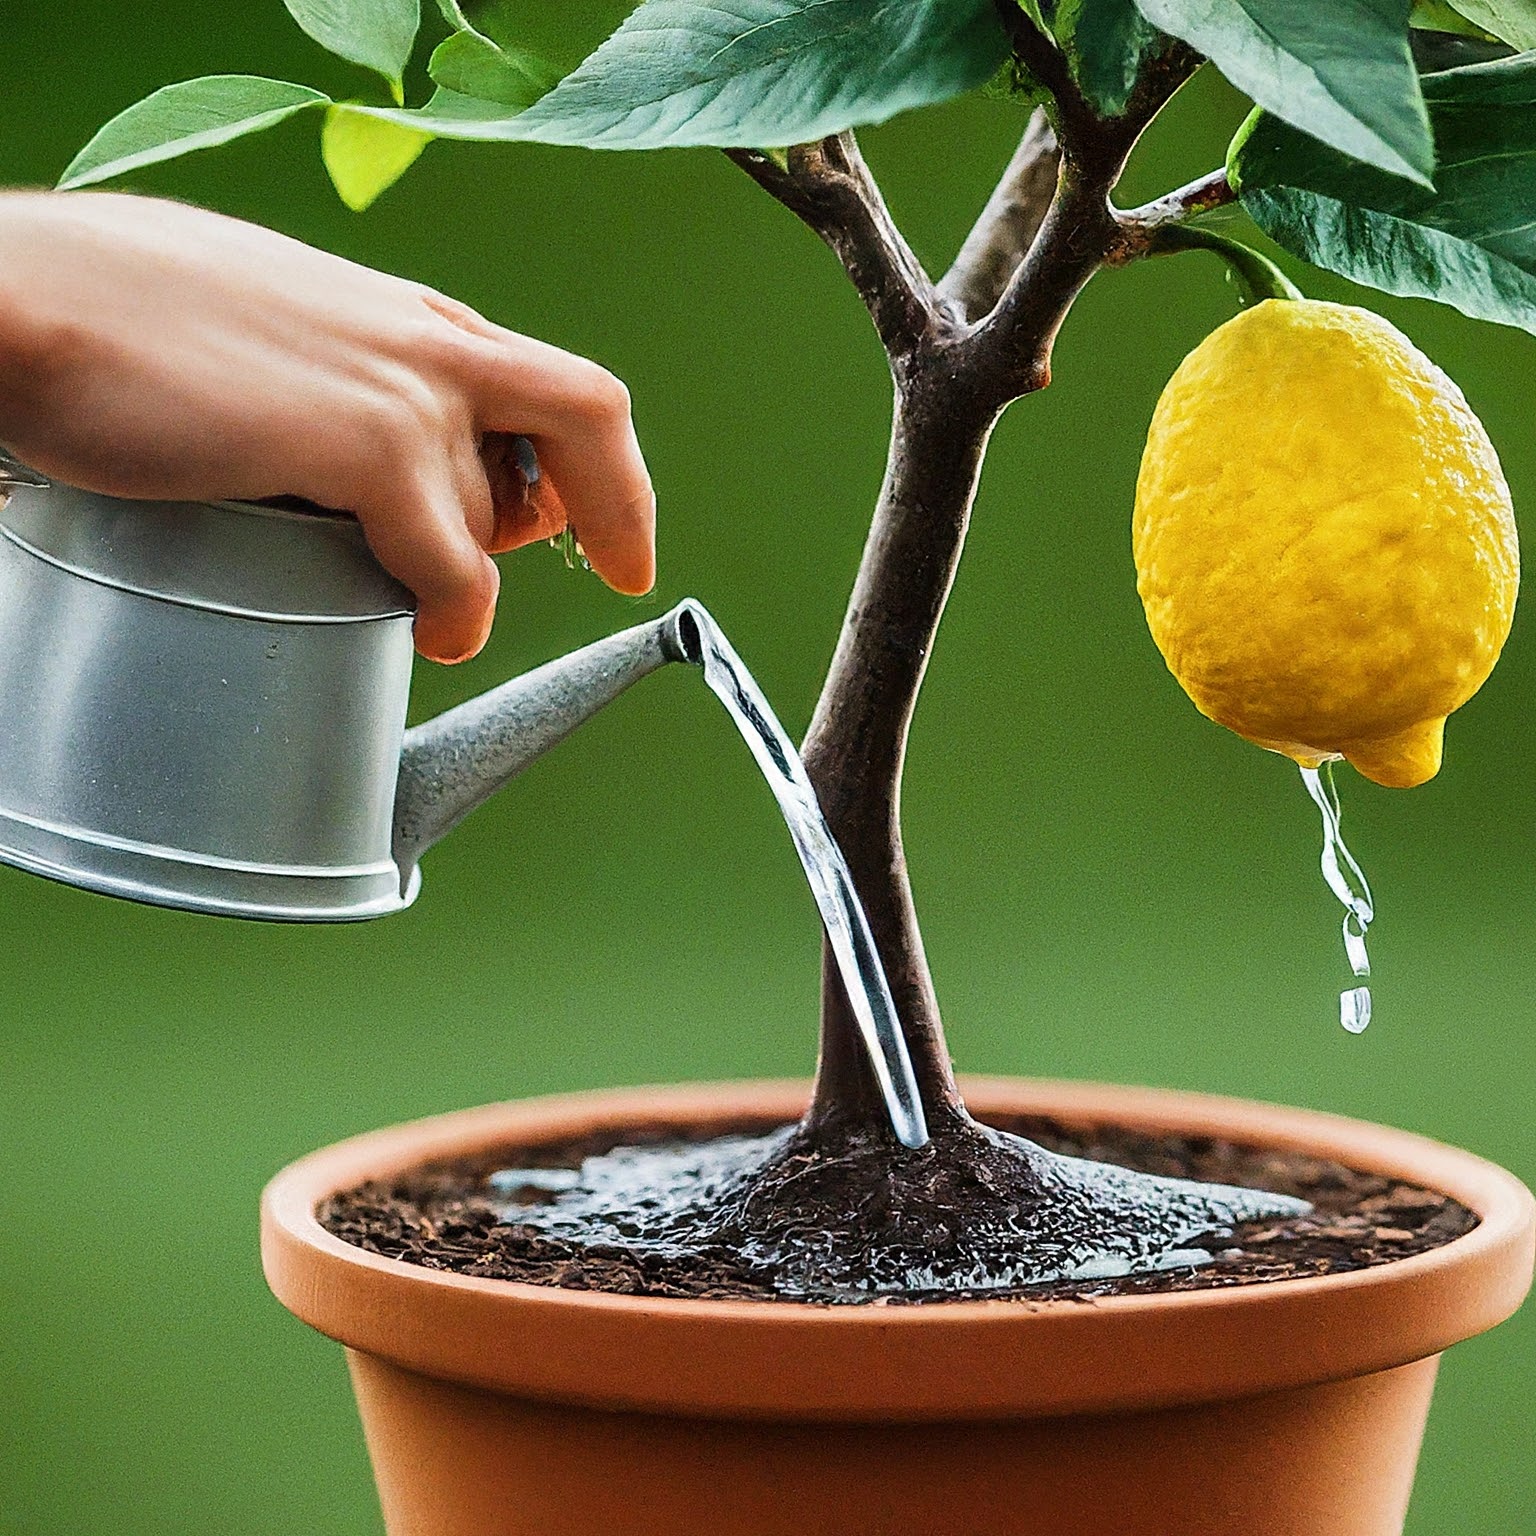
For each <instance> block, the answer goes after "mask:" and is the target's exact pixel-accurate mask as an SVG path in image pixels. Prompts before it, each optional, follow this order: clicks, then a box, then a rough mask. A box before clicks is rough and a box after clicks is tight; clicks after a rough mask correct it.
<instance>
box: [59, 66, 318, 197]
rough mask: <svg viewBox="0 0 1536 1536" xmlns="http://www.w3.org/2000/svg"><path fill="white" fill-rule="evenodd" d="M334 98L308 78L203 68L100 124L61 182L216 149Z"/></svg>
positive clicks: (81, 181)
mask: <svg viewBox="0 0 1536 1536" xmlns="http://www.w3.org/2000/svg"><path fill="white" fill-rule="evenodd" d="M329 102H330V97H329V96H326V95H324V94H323V93H322V92H320V91H312V90H310V88H309V87H308V86H306V85H291V84H289V82H288V81H286V80H264V79H262V78H261V77H260V76H258V75H204V76H203V77H202V78H201V79H198V80H183V81H182V82H181V83H180V84H179V85H167V86H162V87H161V88H160V89H159V90H158V91H156V92H155V93H154V94H153V95H152V96H146V97H145V98H144V100H143V101H139V102H135V103H134V104H133V106H131V107H128V108H126V109H125V110H124V111H122V112H119V113H118V114H117V116H116V117H114V118H113V119H112V120H111V122H109V123H106V124H105V125H104V126H103V127H101V128H99V129H98V130H97V132H96V136H95V137H94V138H93V139H92V140H91V141H90V143H89V144H87V145H86V146H85V148H84V149H82V150H81V151H80V153H79V154H78V155H76V156H75V158H74V159H73V160H71V161H70V163H69V166H68V168H67V169H66V170H65V172H64V174H63V175H62V176H61V177H60V178H59V186H60V187H62V188H65V189H69V188H73V187H88V186H90V185H92V183H94V182H98V181H106V180H108V179H109V178H111V177H113V176H121V175H123V174H124V173H125V172H127V171H136V170H138V169H139V168H140V167H141V166H146V165H154V164H155V163H156V162H158V161H161V160H173V159H175V158H176V156H177V155H186V154H190V153H191V152H192V151H193V150H195V149H211V148H212V147H213V146H214V145H215V144H227V143H228V142H229V141H230V140H231V139H238V138H241V137H243V136H244V135H245V134H248V133H259V132H260V131H261V130H262V129H263V128H270V127H271V126H272V125H273V124H274V123H280V122H282V121H283V119H284V118H287V117H292V116H293V114H294V113H295V112H303V111H305V110H306V109H307V108H310V107H319V106H325V105H328V104H329Z"/></svg>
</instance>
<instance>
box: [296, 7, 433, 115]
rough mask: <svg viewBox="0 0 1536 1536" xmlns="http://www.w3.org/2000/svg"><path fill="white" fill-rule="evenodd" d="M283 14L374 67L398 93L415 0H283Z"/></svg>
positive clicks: (412, 39) (415, 19)
mask: <svg viewBox="0 0 1536 1536" xmlns="http://www.w3.org/2000/svg"><path fill="white" fill-rule="evenodd" d="M283 4H284V5H286V6H287V7H288V14H289V15H290V16H292V17H293V19H294V20H295V21H296V22H298V24H299V25H300V26H301V27H303V29H304V30H305V31H306V32H307V33H309V35H310V36H311V37H312V38H314V40H315V41H316V42H317V43H319V44H320V46H321V47H322V48H328V49H330V51H331V52H332V53H334V54H337V55H339V56H340V57H341V58H343V59H347V60H350V62H352V63H353V64H361V65H362V66H363V67H364V68H365V69H371V70H375V71H376V72H377V73H379V74H381V75H383V77H384V78H385V79H386V80H387V81H389V83H390V86H391V87H392V88H393V90H394V93H395V100H396V101H400V100H401V99H402V97H401V94H400V81H401V77H402V76H403V75H404V74H405V66H406V64H407V62H408V61H409V59H410V57H411V49H412V48H413V47H414V46H415V44H416V32H417V30H418V28H419V27H420V26H421V0H283Z"/></svg>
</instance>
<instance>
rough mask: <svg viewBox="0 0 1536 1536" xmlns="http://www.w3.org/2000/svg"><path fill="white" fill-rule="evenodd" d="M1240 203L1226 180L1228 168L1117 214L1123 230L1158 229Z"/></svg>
mask: <svg viewBox="0 0 1536 1536" xmlns="http://www.w3.org/2000/svg"><path fill="white" fill-rule="evenodd" d="M1236 200H1237V193H1236V192H1234V191H1233V190H1232V183H1231V182H1229V181H1228V180H1227V172H1226V168H1225V167H1220V168H1218V169H1217V170H1214V171H1208V172H1207V173H1206V174H1205V175H1204V176H1201V177H1200V178H1199V179H1198V180H1196V181H1191V182H1186V183H1185V185H1184V186H1182V187H1180V188H1178V189H1177V191H1174V192H1169V193H1167V194H1166V195H1165V196H1163V197H1159V198H1157V199H1156V200H1155V201H1153V202H1150V203H1143V204H1142V205H1141V206H1140V207H1139V208H1127V209H1125V210H1124V211H1123V212H1121V211H1118V210H1117V212H1116V218H1117V220H1118V222H1119V223H1120V225H1121V227H1122V228H1131V227H1135V228H1138V229H1148V230H1150V229H1156V228H1158V227H1159V226H1160V225H1163V224H1177V223H1180V222H1182V221H1183V220H1184V219H1192V218H1193V217H1194V216H1195V215H1196V214H1197V213H1209V212H1210V211H1211V210H1212V209H1213V208H1224V207H1226V205H1227V204H1228V203H1231V202H1235V201H1236Z"/></svg>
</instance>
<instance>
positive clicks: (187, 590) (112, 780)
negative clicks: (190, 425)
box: [0, 463, 698, 922]
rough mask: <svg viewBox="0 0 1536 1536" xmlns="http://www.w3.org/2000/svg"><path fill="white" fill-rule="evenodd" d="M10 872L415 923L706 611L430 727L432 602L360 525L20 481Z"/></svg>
mask: <svg viewBox="0 0 1536 1536" xmlns="http://www.w3.org/2000/svg"><path fill="white" fill-rule="evenodd" d="M0 492H3V493H8V499H7V500H6V501H5V504H4V506H3V508H0V860H4V861H5V862H6V863H9V864H15V865H19V866H20V867H21V868H23V869H28V870H32V871H34V872H35V873H38V874H42V875H48V876H51V877H53V878H55V879H58V880H64V881H68V882H69V883H70V884H72V885H79V886H84V887H86V888H88V889H91V890H96V891H104V892H107V893H109V894H111V895H115V896H126V897H130V898H132V899H134V900H136V901H145V902H154V903H157V904H159V905H163V906H171V907H182V908H186V909H188V910H191V911H197V912H215V913H221V914H224V915H227V916H234V917H254V918H273V919H286V920H290V921H303V922H325V921H339V920H344V919H351V918H364V917H378V916H380V915H382V914H384V913H386V912H395V911H398V910H400V909H401V908H402V907H406V906H409V905H410V903H411V901H412V900H413V899H414V898H415V895H416V892H417V889H418V886H419V884H420V874H419V872H418V869H417V861H418V860H419V858H420V856H421V854H422V852H423V851H424V850H425V849H426V848H428V847H430V846H431V845H432V844H433V843H434V842H436V841H437V839H438V838H440V837H442V836H443V834H444V833H446V832H447V831H449V830H450V829H451V828H452V827H453V826H454V825H455V824H456V823H458V822H459V821H460V820H461V819H462V818H463V817H465V816H466V815H468V814H469V812H470V811H472V810H474V809H475V807H476V806H478V805H480V804H481V803H482V802H483V801H484V800H485V799H486V798H487V797H488V796H490V795H491V794H492V793H493V792H494V791H495V790H496V789H498V788H499V787H500V786H501V785H502V784H504V783H505V782H506V781H507V780H508V779H510V778H511V777H512V776H513V775H514V774H516V773H517V772H518V771H519V770H520V769H522V768H523V767H525V766H526V765H527V764H528V763H530V762H531V761H532V760H533V759H534V758H536V757H537V756H539V754H540V753H542V752H545V751H547V750H548V749H549V748H550V747H552V746H554V745H555V743H556V742H558V741H560V740H561V739H562V738H563V737H565V736H566V735H568V734H569V733H570V732H571V731H572V730H574V729H575V728H576V727H577V726H578V725H580V724H581V723H582V721H584V720H585V719H587V717H588V716H589V715H591V714H593V713H594V712H595V711H597V710H599V709H601V708H602V706H603V705H604V704H606V703H608V702H609V701H610V700H611V699H613V698H614V697H616V696H617V695H618V694H619V693H621V692H623V690H624V689H625V688H627V687H629V685H630V684H631V683H633V682H635V681H637V680H638V679H639V678H641V677H644V676H645V675H646V674H647V673H650V672H653V671H655V670H656V669H657V668H658V667H661V666H663V665H665V664H666V663H667V662H669V661H688V660H693V661H697V660H698V648H697V647H698V635H697V630H696V629H695V628H693V627H692V625H691V623H690V618H689V615H690V611H691V605H690V604H687V603H684V604H682V605H681V606H679V607H678V608H676V609H674V610H673V611H672V612H671V613H669V614H667V615H666V616H665V617H663V618H661V619H657V620H655V621H653V622H651V623H648V624H642V625H639V626H637V627H636V628H634V629H629V630H625V631H624V632H623V633H621V634H617V635H613V636H611V637H609V638H608V639H606V640H599V641H598V642H597V643H596V644H594V645H590V646H588V647H586V648H585V649H584V650H580V651H576V652H574V653H572V654H571V655H569V656H565V657H562V658H560V659H559V660H557V661H553V662H550V663H549V664H548V665H547V666H542V667H539V668H538V669H537V670H535V671H533V672H530V673H528V674H527V675H525V676H523V677H520V678H516V679H514V680H513V681H511V682H509V683H505V684H503V685H502V686H501V687H499V688H496V689H493V690H492V691H491V692H489V693H486V694H484V695H482V696H481V697H479V698H477V699H472V700H470V701H469V702H468V703H466V704H461V705H459V706H458V707H457V708H455V709H451V710H449V711H448V712H447V713H446V714H443V715H439V716H438V717H437V718H436V719H435V720H429V721H427V722H426V723H425V724H423V725H418V726H415V727H413V728H412V729H410V730H406V728H405V716H406V702H407V694H408V692H409V687H410V678H411V658H412V647H411V617H412V602H411V596H410V594H409V593H408V592H407V591H406V590H405V589H404V588H403V587H402V586H400V585H399V584H398V583H397V582H395V581H394V580H393V579H392V578H391V577H390V576H389V575H387V574H386V573H385V572H384V570H383V569H382V568H381V567H380V566H379V564H378V563H377V562H376V561H375V560H374V558H373V556H372V554H371V553H370V551H369V549H368V547H367V544H366V543H365V542H364V540H363V536H362V533H361V530H360V529H359V527H358V525H357V524H356V523H355V522H354V521H353V520H352V519H351V518H348V517H344V516H340V515H335V514H331V513H326V512H321V511H318V510H315V509H312V508H305V507H302V506H287V505H282V506H269V505H263V504H251V503H245V502H219V503H201V502H196V503H183V502H144V501H121V500H117V499H115V498H113V497H108V496H97V495H93V494H90V493H88V492H85V491H80V490H76V489H74V488H73V487H69V486H64V485H58V484H50V483H49V482H48V481H46V480H45V479H43V478H42V477H41V476H38V475H35V474H33V473H32V472H31V471H30V470H25V469H23V468H21V467H20V466H17V465H15V464H13V463H12V464H4V465H0Z"/></svg>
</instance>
